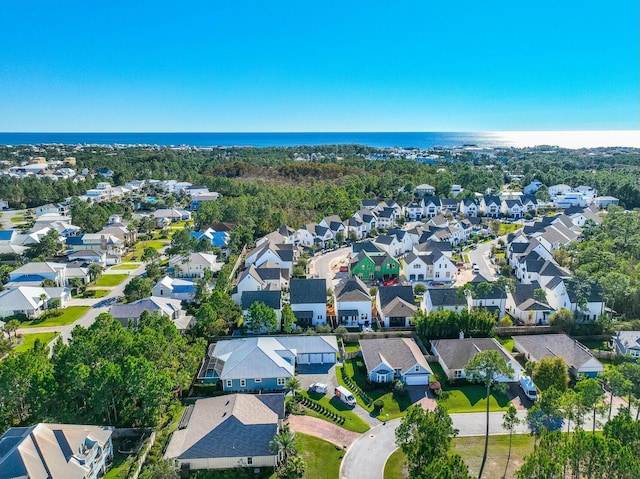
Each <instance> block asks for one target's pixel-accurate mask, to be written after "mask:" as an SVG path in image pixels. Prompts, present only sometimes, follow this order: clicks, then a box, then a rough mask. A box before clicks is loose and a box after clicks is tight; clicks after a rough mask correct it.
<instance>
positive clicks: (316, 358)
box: [298, 353, 335, 364]
mask: <svg viewBox="0 0 640 479" xmlns="http://www.w3.org/2000/svg"><path fill="white" fill-rule="evenodd" d="M326 356H327V360H326V361H325V360H323V359H324V358H323V354H322V353H303V354H298V364H323V363H330V362H331V361H330V357H329V356H332V357H333V358H334V361H333V362H335V354H334V355H329V354H326Z"/></svg>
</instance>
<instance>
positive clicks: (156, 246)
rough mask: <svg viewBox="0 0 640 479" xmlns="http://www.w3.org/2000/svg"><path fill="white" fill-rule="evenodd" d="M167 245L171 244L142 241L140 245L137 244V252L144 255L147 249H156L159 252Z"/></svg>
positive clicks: (158, 241) (167, 241)
mask: <svg viewBox="0 0 640 479" xmlns="http://www.w3.org/2000/svg"><path fill="white" fill-rule="evenodd" d="M167 244H169V240H163V241H160V240H151V241H141V242H140V243H138V244H136V247H135V252H136V253H142V252H143V251H144V250H145V249H146V248H154V249H156V250H159V249H160V248H162V247H163V246H166V245H167Z"/></svg>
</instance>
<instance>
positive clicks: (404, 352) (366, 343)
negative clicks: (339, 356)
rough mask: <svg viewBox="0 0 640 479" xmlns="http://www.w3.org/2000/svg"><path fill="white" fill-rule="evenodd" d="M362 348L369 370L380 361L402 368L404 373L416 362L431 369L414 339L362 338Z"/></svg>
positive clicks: (393, 367)
mask: <svg viewBox="0 0 640 479" xmlns="http://www.w3.org/2000/svg"><path fill="white" fill-rule="evenodd" d="M360 349H361V350H362V356H363V359H364V363H365V365H366V367H367V370H369V371H371V370H372V369H373V368H375V367H376V366H378V365H379V364H380V363H384V364H386V365H388V366H389V367H391V368H392V369H400V372H401V373H403V374H404V373H406V372H407V371H408V370H409V369H410V368H412V367H413V366H415V365H416V364H420V365H421V366H422V367H423V368H425V369H426V370H427V371H431V368H430V367H429V365H428V363H427V361H426V360H425V358H424V355H422V353H421V352H420V349H419V348H418V345H417V344H416V343H415V340H414V339H410V338H389V339H362V340H360Z"/></svg>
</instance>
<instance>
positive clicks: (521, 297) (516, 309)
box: [507, 281, 555, 325]
mask: <svg viewBox="0 0 640 479" xmlns="http://www.w3.org/2000/svg"><path fill="white" fill-rule="evenodd" d="M507 311H508V313H509V314H510V315H511V316H512V317H513V318H515V319H517V320H518V321H520V322H521V323H523V324H525V325H545V324H547V321H548V319H549V316H551V314H553V313H554V312H555V310H554V309H553V308H552V307H551V306H550V305H549V300H548V299H547V294H546V291H545V290H544V289H542V288H541V287H540V283H538V282H537V281H533V282H532V283H531V284H522V283H516V285H515V287H514V289H513V291H507Z"/></svg>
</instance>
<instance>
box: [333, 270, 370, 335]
mask: <svg viewBox="0 0 640 479" xmlns="http://www.w3.org/2000/svg"><path fill="white" fill-rule="evenodd" d="M334 297H335V300H334V304H335V309H336V317H337V318H338V323H340V324H341V325H343V326H360V325H364V326H369V325H370V324H371V320H372V317H371V306H372V299H371V296H370V295H369V288H368V287H367V285H365V284H364V283H363V282H362V280H361V279H360V278H358V277H353V278H351V279H349V280H347V281H345V282H344V283H342V284H340V285H338V286H337V287H336V289H335V293H334Z"/></svg>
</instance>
